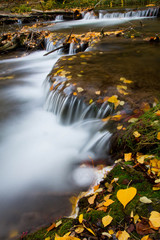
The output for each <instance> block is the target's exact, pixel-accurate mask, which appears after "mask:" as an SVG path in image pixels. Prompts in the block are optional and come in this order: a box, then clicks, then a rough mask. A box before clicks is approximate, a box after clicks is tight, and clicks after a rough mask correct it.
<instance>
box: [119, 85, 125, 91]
mask: <svg viewBox="0 0 160 240" xmlns="http://www.w3.org/2000/svg"><path fill="white" fill-rule="evenodd" d="M117 89H124V90H127V86H125V85H117Z"/></svg>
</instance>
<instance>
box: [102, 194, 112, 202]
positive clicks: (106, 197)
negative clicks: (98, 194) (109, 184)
mask: <svg viewBox="0 0 160 240" xmlns="http://www.w3.org/2000/svg"><path fill="white" fill-rule="evenodd" d="M111 195H112V194H107V195H106V196H105V197H104V200H105V201H107V200H108V199H109V198H110V196H111Z"/></svg>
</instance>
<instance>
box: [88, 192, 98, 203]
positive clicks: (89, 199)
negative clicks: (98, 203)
mask: <svg viewBox="0 0 160 240" xmlns="http://www.w3.org/2000/svg"><path fill="white" fill-rule="evenodd" d="M96 196H97V194H94V195H92V196H91V197H90V198H88V202H89V204H93V203H94V200H95V199H96Z"/></svg>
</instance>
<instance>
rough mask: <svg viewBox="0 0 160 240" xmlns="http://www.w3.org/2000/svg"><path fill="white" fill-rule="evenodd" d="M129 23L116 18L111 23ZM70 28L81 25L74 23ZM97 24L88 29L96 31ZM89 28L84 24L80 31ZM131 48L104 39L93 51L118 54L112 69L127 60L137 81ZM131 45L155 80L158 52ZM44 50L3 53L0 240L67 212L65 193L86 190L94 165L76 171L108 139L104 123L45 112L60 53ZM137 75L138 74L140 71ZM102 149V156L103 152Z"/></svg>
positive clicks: (147, 22) (147, 23) (153, 23)
mask: <svg viewBox="0 0 160 240" xmlns="http://www.w3.org/2000/svg"><path fill="white" fill-rule="evenodd" d="M127 21H128V20H126V19H125V20H124V19H121V20H116V22H114V23H113V22H112V24H111V25H114V24H118V23H120V24H121V23H124V22H127ZM67 24H68V23H59V25H58V24H57V25H56V27H55V28H56V29H58V28H60V27H61V26H62V28H63V26H64V25H65V28H67V27H66V26H67ZM74 24H76V25H78V24H77V22H75V23H74ZM91 24H93V22H91ZM98 24H100V22H98ZM128 24H129V23H128ZM144 24H145V28H146V29H144V31H145V32H147V31H148V35H149V34H150V32H151V29H149V28H147V26H149V27H150V26H151V27H152V29H153V28H154V32H156V31H159V30H158V27H157V26H159V20H157V19H152V20H144ZM82 25H83V24H82ZM82 25H81V24H80V29H79V30H80V31H82ZM102 25H104V22H103V24H102ZM102 25H101V24H100V25H98V26H97V25H96V23H95V25H94V24H93V26H95V28H98V27H99V26H101V27H102ZM107 25H110V23H109V22H108V23H107ZM57 26H58V27H57ZM86 26H87V25H86V23H85V29H86ZM87 27H88V28H89V26H87ZM68 28H70V25H68ZM66 31H67V30H66ZM157 33H158V32H157ZM130 47H131V45H124V44H123V43H119V44H116V43H115V42H114V43H113V45H112V44H106V45H105V43H104V42H103V43H102V44H99V45H98V46H97V49H95V50H98V51H106V54H107V52H108V53H110V54H112V52H113V53H114V54H115V53H116V52H117V49H118V54H119V55H121V54H122V55H121V56H122V61H121V62H119V60H118V62H117V60H116V61H114V59H115V58H114V56H115V55H113V58H111V63H110V64H111V65H113V68H115V69H116V66H118V69H119V70H120V71H121V73H122V74H125V72H126V64H123V59H125V61H126V63H128V65H127V69H129V71H130V73H129V74H130V76H131V75H132V74H133V76H135V69H137V68H136V61H137V60H136V57H133V58H132V54H133V52H132V51H130ZM132 47H133V45H132ZM134 48H135V49H138V50H137V51H141V50H142V55H140V56H139V61H144V63H143V64H142V66H145V59H146V58H147V59H148V60H147V61H149V64H152V63H153V64H152V72H153V73H154V74H153V78H152V74H150V78H151V79H149V81H150V82H152V81H154V79H158V78H159V75H160V73H159V68H158V62H159V60H160V59H159V56H160V55H159V53H158V51H159V47H158V46H155V45H154V46H153V45H152V46H148V45H147V46H146V45H145V46H144V45H138V44H137V45H136V44H135V45H134ZM148 48H149V51H148V50H147V49H148ZM145 51H146V52H145ZM147 51H148V53H147ZM45 53H46V51H37V52H34V53H31V54H29V55H25V54H24V55H23V56H21V57H17V58H16V57H15V56H14V57H11V56H9V58H8V59H7V58H6V56H4V57H3V56H2V57H1V60H0V71H1V77H4V79H2V78H1V79H2V80H0V113H1V115H0V127H1V131H0V239H8V236H9V234H10V232H12V231H14V230H18V231H19V232H23V231H30V230H33V229H35V228H36V227H38V226H40V225H45V224H47V223H50V222H52V221H53V220H54V219H55V218H58V217H60V216H63V215H66V214H69V212H70V210H71V206H70V204H69V201H68V197H69V196H70V194H73V193H74V192H78V191H80V190H81V189H83V188H86V187H88V186H89V185H90V184H91V182H92V181H94V169H93V168H79V167H78V166H79V165H80V164H81V163H83V161H88V160H89V159H90V158H93V159H97V158H99V157H100V153H99V152H98V151H96V152H95V151H94V149H93V146H95V144H96V143H99V142H97V140H98V139H101V138H100V137H102V136H103V134H105V136H106V134H107V138H108V139H109V138H110V136H111V134H110V133H109V132H108V131H106V132H105V133H104V132H103V133H101V132H100V129H101V128H102V127H103V123H102V122H101V120H98V119H93V118H90V119H87V120H84V119H82V120H81V121H78V122H76V123H74V124H72V125H67V126H66V125H63V124H61V123H60V122H59V120H58V118H57V116H56V115H54V114H53V113H52V112H50V111H47V109H46V105H45V102H46V95H47V92H48V88H49V86H47V85H46V84H44V81H45V78H46V76H47V74H48V73H49V72H50V71H51V69H52V67H53V65H54V64H55V63H56V61H57V60H58V58H59V57H60V56H61V55H60V54H59V53H57V52H55V53H53V54H51V55H48V56H47V57H44V56H43V55H44V54H45ZM72 53H73V52H72ZM124 54H126V55H125V58H123V57H124ZM151 54H152V55H151ZM150 56H151V58H150ZM150 59H151V60H150ZM99 60H100V61H101V59H99ZM103 61H104V62H105V59H104V60H103ZM129 61H130V62H129ZM104 62H103V64H104ZM147 64H148V63H147ZM147 66H148V65H147ZM144 68H145V67H144ZM143 70H144V71H143V72H145V69H143ZM93 71H94V70H93ZM115 71H116V70H115ZM127 71H128V70H127ZM143 72H142V74H143ZM93 74H94V72H93ZM138 74H139V75H138V76H139V77H140V70H138ZM145 79H146V78H145ZM132 80H134V79H132ZM136 81H138V80H137V79H136ZM157 84H158V81H157ZM53 108H54V106H53ZM107 143H108V141H106V144H107ZM100 145H101V143H99V148H101V146H100ZM103 146H104V145H103ZM106 148H107V149H108V146H106ZM101 151H102V152H103V151H104V152H105V149H104V147H103V148H102V149H101Z"/></svg>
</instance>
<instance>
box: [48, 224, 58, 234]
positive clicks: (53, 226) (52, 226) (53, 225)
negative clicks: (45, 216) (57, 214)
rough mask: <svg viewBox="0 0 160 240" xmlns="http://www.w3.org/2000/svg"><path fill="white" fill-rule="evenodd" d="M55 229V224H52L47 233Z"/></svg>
mask: <svg viewBox="0 0 160 240" xmlns="http://www.w3.org/2000/svg"><path fill="white" fill-rule="evenodd" d="M55 227H56V224H55V223H52V225H51V226H50V227H49V228H47V232H49V231H51V230H52V229H53V228H55Z"/></svg>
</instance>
